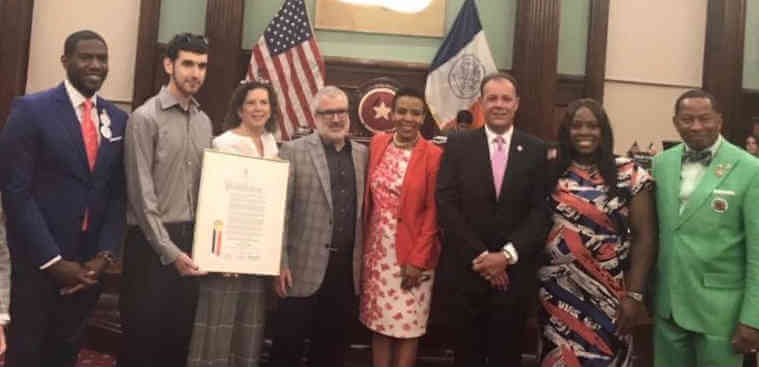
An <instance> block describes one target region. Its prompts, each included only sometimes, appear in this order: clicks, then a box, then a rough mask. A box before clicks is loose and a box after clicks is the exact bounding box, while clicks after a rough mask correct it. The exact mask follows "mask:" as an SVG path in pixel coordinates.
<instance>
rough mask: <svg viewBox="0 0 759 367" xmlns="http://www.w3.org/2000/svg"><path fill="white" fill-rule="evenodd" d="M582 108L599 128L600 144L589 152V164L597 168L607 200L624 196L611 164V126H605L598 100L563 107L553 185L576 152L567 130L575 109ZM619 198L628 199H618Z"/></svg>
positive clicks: (604, 116) (587, 99) (612, 147)
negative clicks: (607, 191)
mask: <svg viewBox="0 0 759 367" xmlns="http://www.w3.org/2000/svg"><path fill="white" fill-rule="evenodd" d="M582 107H586V108H587V109H589V110H590V112H592V113H593V115H594V116H595V117H596V119H598V124H599V126H600V128H601V142H600V144H599V146H598V149H597V150H596V151H595V153H593V163H594V164H595V165H596V166H598V170H599V172H600V174H601V177H603V180H604V183H605V184H606V186H607V187H608V188H609V193H608V195H609V199H613V198H614V197H617V196H621V195H624V193H623V191H622V190H619V188H618V187H617V165H616V163H615V158H616V157H615V155H614V134H613V133H612V130H611V124H610V123H609V116H608V115H607V114H606V111H605V110H604V108H603V107H602V106H601V104H600V103H598V101H596V100H594V99H590V98H582V99H578V100H575V101H573V102H572V103H570V104H569V106H568V107H567V111H566V113H565V114H564V118H563V119H562V120H561V123H560V125H559V133H558V137H559V152H558V153H559V154H558V157H557V159H558V162H557V165H556V168H557V170H556V172H555V173H554V177H553V185H552V186H551V187H556V183H557V182H558V179H559V178H560V177H561V176H562V175H563V174H564V172H566V170H567V168H569V165H570V164H572V161H573V160H576V158H577V156H578V152H577V151H576V150H575V149H574V146H573V145H572V142H571V140H570V138H569V128H570V125H571V123H572V120H574V117H575V114H576V113H577V110H579V109H580V108H582ZM620 199H628V198H623V197H620Z"/></svg>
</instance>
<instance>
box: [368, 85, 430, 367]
mask: <svg viewBox="0 0 759 367" xmlns="http://www.w3.org/2000/svg"><path fill="white" fill-rule="evenodd" d="M424 118H425V104H424V99H423V97H422V95H421V94H419V93H418V92H416V91H413V90H410V89H402V90H400V91H398V92H397V93H396V95H395V99H394V100H393V105H392V110H391V120H392V121H393V124H394V127H395V131H394V133H392V134H377V135H376V136H375V137H374V138H373V139H372V142H371V145H370V148H369V171H368V172H369V173H368V176H367V190H366V196H365V198H364V203H365V204H364V209H365V210H364V220H365V221H366V222H367V224H366V225H365V226H364V228H366V229H367V235H366V236H365V237H364V238H365V241H366V242H365V243H364V261H363V262H364V264H363V271H362V278H363V279H362V282H361V284H362V290H361V309H360V317H359V318H360V320H361V322H362V323H363V324H364V325H366V327H367V328H369V329H370V330H371V331H372V332H373V333H372V360H373V362H374V367H390V366H393V367H406V366H409V367H410V366H413V365H414V362H415V360H416V349H417V344H418V341H419V337H421V336H422V335H423V334H424V333H425V332H426V328H427V319H428V317H429V312H430V298H431V295H432V283H433V281H432V280H433V276H434V271H433V269H434V268H435V266H436V265H437V261H438V256H439V254H440V243H439V242H438V236H437V234H438V230H437V209H436V204H435V183H436V180H437V171H438V168H439V165H440V156H441V154H442V151H441V150H440V148H438V147H437V146H435V145H433V144H432V143H430V142H428V141H427V140H424V139H423V138H422V137H421V136H420V134H419V128H420V127H421V126H422V124H423V123H424Z"/></svg>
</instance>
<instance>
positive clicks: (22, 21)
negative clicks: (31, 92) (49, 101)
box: [0, 0, 34, 129]
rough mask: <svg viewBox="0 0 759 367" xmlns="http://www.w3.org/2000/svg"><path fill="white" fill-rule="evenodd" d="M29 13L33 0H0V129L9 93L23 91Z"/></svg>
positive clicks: (29, 21)
mask: <svg viewBox="0 0 759 367" xmlns="http://www.w3.org/2000/svg"><path fill="white" fill-rule="evenodd" d="M33 15H34V1H33V0H0V76H2V77H0V80H2V82H0V129H2V127H3V126H5V121H6V120H7V119H8V113H10V107H11V102H12V101H13V97H15V96H19V95H22V94H24V91H26V71H27V70H26V69H27V67H28V64H29V41H30V38H31V34H32V17H33Z"/></svg>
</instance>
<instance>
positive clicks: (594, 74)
mask: <svg viewBox="0 0 759 367" xmlns="http://www.w3.org/2000/svg"><path fill="white" fill-rule="evenodd" d="M608 30H609V0H590V26H589V27H588V50H587V55H586V56H585V60H586V61H585V90H584V93H583V94H584V95H585V96H587V97H590V98H593V99H595V100H597V101H599V102H602V103H603V98H604V83H605V79H606V37H607V34H608Z"/></svg>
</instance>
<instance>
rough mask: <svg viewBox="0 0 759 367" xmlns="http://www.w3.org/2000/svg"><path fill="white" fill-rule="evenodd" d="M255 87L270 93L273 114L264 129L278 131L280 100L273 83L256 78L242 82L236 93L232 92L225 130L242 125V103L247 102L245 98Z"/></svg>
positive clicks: (272, 131)
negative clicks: (256, 79)
mask: <svg viewBox="0 0 759 367" xmlns="http://www.w3.org/2000/svg"><path fill="white" fill-rule="evenodd" d="M254 89H265V90H266V92H267V93H268V94H269V107H270V108H271V116H269V120H267V121H266V124H265V125H264V129H265V130H266V131H267V132H270V133H272V134H273V133H275V132H276V131H277V129H278V128H279V100H278V99H277V93H276V92H275V91H274V88H273V87H272V86H271V84H269V83H263V82H260V81H255V80H251V81H246V82H242V83H240V85H239V86H237V88H236V89H235V91H234V93H232V100H231V101H229V107H228V108H227V115H226V116H225V117H224V127H225V129H224V130H231V129H234V128H236V127H238V126H240V124H241V123H242V120H241V119H240V115H239V112H240V109H241V108H242V104H243V103H245V98H247V97H248V92H250V91H252V90H254Z"/></svg>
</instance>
